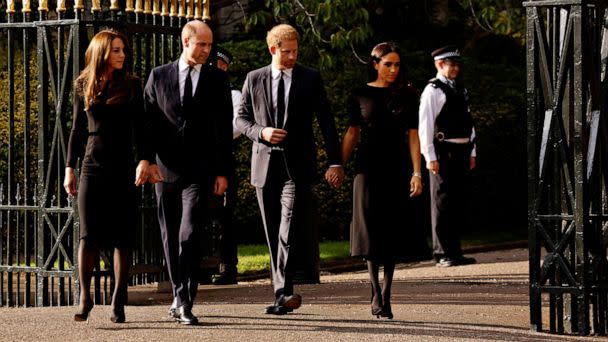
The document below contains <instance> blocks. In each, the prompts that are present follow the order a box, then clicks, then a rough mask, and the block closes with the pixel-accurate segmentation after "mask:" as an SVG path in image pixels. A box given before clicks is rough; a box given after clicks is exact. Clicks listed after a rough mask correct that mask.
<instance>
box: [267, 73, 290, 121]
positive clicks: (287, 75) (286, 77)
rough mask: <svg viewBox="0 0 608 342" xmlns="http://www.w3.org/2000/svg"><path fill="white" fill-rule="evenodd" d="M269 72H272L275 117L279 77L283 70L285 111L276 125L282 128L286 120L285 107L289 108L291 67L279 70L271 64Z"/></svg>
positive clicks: (275, 115) (275, 113) (275, 114)
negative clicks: (281, 120)
mask: <svg viewBox="0 0 608 342" xmlns="http://www.w3.org/2000/svg"><path fill="white" fill-rule="evenodd" d="M270 68H271V73H272V108H273V111H274V118H275V119H276V117H277V98H278V94H279V79H280V78H281V71H283V83H284V84H285V113H284V115H283V119H284V121H283V122H282V123H279V124H278V125H277V126H278V127H279V128H282V127H283V126H284V125H285V122H287V113H288V112H289V111H288V110H287V108H289V89H290V88H291V74H292V73H293V69H283V70H279V69H277V67H275V66H274V65H271V67H270Z"/></svg>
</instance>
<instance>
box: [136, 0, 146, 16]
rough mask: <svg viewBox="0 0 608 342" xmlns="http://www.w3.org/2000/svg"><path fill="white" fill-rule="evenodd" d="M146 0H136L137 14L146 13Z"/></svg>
mask: <svg viewBox="0 0 608 342" xmlns="http://www.w3.org/2000/svg"><path fill="white" fill-rule="evenodd" d="M143 1H144V0H135V13H141V12H143V11H144V4H143Z"/></svg>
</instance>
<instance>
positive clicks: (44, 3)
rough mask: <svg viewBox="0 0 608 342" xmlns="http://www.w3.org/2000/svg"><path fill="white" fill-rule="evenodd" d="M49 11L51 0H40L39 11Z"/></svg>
mask: <svg viewBox="0 0 608 342" xmlns="http://www.w3.org/2000/svg"><path fill="white" fill-rule="evenodd" d="M48 11H49V1H48V0H38V12H48Z"/></svg>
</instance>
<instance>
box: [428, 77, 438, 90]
mask: <svg viewBox="0 0 608 342" xmlns="http://www.w3.org/2000/svg"><path fill="white" fill-rule="evenodd" d="M437 81H439V80H438V79H437V77H435V78H431V79H430V80H429V84H430V85H431V86H432V87H433V88H437Z"/></svg>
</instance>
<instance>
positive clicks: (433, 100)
mask: <svg viewBox="0 0 608 342" xmlns="http://www.w3.org/2000/svg"><path fill="white" fill-rule="evenodd" d="M437 79H439V80H440V81H441V82H443V83H445V84H448V85H450V86H453V83H452V84H451V82H450V81H449V80H448V79H447V78H446V77H445V76H443V75H441V74H439V73H438V74H437ZM452 82H453V81H452ZM465 92H466V90H465ZM445 101H446V96H445V93H444V92H443V90H441V89H439V88H436V87H434V86H433V85H431V84H428V85H427V86H426V87H425V88H424V91H423V92H422V95H421V96H420V109H419V112H418V136H419V138H420V152H421V153H422V155H423V156H424V159H426V161H427V162H431V161H435V160H437V154H436V153H435V146H434V145H433V139H434V138H435V119H436V118H437V115H439V113H440V112H441V109H442V108H443V105H444V104H445ZM473 139H475V127H473V129H472V132H471V137H470V139H469V138H457V139H445V140H444V141H447V142H451V143H455V144H462V143H468V142H469V141H473ZM476 155H477V152H476V150H475V145H473V150H472V151H471V157H475V156H476Z"/></svg>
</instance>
